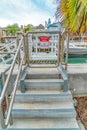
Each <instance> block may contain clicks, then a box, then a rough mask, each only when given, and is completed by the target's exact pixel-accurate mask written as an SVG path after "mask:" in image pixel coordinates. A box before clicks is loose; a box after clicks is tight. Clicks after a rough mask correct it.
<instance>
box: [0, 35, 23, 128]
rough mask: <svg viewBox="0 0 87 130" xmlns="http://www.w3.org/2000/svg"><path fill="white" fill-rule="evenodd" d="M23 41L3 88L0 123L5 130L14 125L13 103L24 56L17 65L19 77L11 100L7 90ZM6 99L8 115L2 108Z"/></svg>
mask: <svg viewBox="0 0 87 130" xmlns="http://www.w3.org/2000/svg"><path fill="white" fill-rule="evenodd" d="M23 40H24V39H23V36H22V37H21V40H20V41H19V44H18V49H17V52H16V54H15V56H14V59H13V62H12V64H11V67H10V70H9V73H8V76H7V78H6V81H4V87H3V90H2V93H1V96H0V123H1V127H2V128H4V129H5V128H7V126H8V125H9V124H10V125H12V124H13V121H12V115H11V111H12V107H13V103H14V98H15V94H16V89H17V86H18V80H19V77H20V73H21V71H22V64H23V61H24V55H23V56H22V58H21V59H20V62H19V64H17V65H18V72H17V76H16V79H15V84H14V86H13V90H12V92H11V94H10V99H9V95H8V91H7V89H8V87H9V81H10V78H11V76H12V73H13V70H14V69H15V64H16V61H17V58H18V57H19V53H20V49H21V46H22V44H23V42H24V41H23ZM4 76H5V75H4ZM4 99H6V105H7V108H6V115H5V113H3V107H2V105H3V100H4ZM5 116H6V117H5Z"/></svg>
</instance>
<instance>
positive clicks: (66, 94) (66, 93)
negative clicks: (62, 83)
mask: <svg viewBox="0 0 87 130" xmlns="http://www.w3.org/2000/svg"><path fill="white" fill-rule="evenodd" d="M19 94H20V95H31V94H37V95H39V94H45V95H46V94H57V95H60V96H70V97H72V94H71V92H70V91H67V92H63V90H41V89H38V90H37V89H36V90H35V89H34V90H27V91H26V92H25V93H21V91H20V90H17V92H16V95H19Z"/></svg>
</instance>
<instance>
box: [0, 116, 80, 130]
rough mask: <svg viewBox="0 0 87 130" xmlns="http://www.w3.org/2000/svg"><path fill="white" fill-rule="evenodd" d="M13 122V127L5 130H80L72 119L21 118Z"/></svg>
mask: <svg viewBox="0 0 87 130" xmlns="http://www.w3.org/2000/svg"><path fill="white" fill-rule="evenodd" d="M13 122H14V124H13V126H9V127H8V129H6V130H80V129H79V127H78V124H77V122H76V120H75V119H73V118H70V119H66V118H62V119H61V118H60V119H57V118H55V119H49V118H29V119H24V118H21V119H20V120H19V119H14V120H13ZM0 130H2V129H0Z"/></svg>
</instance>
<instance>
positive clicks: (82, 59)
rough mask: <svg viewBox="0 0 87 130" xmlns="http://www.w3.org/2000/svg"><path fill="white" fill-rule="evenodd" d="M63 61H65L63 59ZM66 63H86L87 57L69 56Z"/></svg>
mask: <svg viewBox="0 0 87 130" xmlns="http://www.w3.org/2000/svg"><path fill="white" fill-rule="evenodd" d="M64 60H65V59H64ZM68 63H71V64H78V63H87V55H85V56H78V57H77V56H76V57H75V56H74V57H73V56H70V57H69V58H68Z"/></svg>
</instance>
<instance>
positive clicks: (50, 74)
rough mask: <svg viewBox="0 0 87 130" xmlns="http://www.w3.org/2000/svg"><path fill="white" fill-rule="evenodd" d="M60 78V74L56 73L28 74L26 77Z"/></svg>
mask: <svg viewBox="0 0 87 130" xmlns="http://www.w3.org/2000/svg"><path fill="white" fill-rule="evenodd" d="M58 78H59V74H58V73H55V74H52V73H46V74H45V73H43V74H32V73H31V74H27V75H26V79H58Z"/></svg>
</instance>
